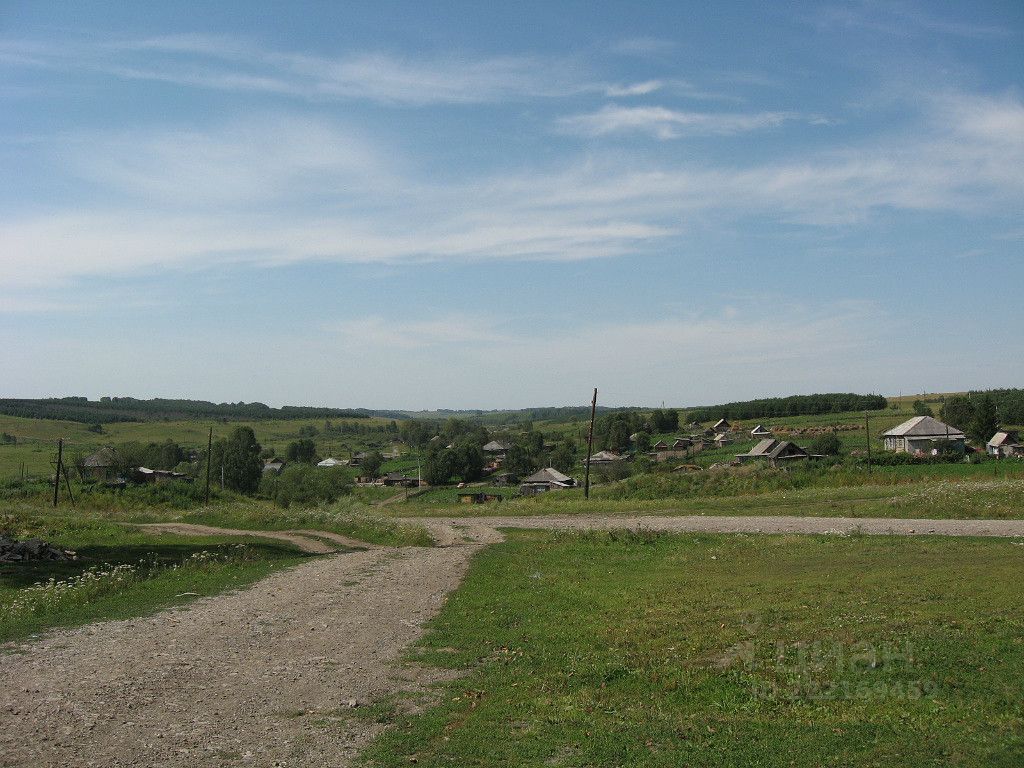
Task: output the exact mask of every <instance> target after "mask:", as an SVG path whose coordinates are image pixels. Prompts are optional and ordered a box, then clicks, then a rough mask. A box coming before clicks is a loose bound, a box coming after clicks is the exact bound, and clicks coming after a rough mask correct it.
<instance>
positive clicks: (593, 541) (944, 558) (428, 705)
mask: <svg viewBox="0 0 1024 768" xmlns="http://www.w3.org/2000/svg"><path fill="white" fill-rule="evenodd" d="M1022 577H1024V542H1019V541H1016V542H1015V541H1005V540H996V541H993V540H949V539H945V540H940V539H934V538H915V539H905V538H891V539H890V538H881V537H859V536H853V537H838V536H835V537H787V536H738V535H733V536H723V535H688V536H667V535H654V534H641V535H638V534H630V533H627V532H623V533H601V534H597V533H595V534H583V535H565V534H551V533H541V532H512V533H511V534H510V537H509V539H508V540H507V541H506V542H505V543H503V544H499V545H495V546H492V547H490V548H488V549H487V550H485V551H484V552H482V553H481V554H479V555H478V556H477V558H476V560H475V561H474V564H473V566H472V568H471V570H470V573H469V575H468V577H467V579H466V581H465V582H464V584H463V586H462V587H461V588H460V589H459V591H458V592H456V593H455V594H453V595H452V596H451V598H450V599H449V600H448V602H447V604H446V605H445V607H444V609H443V610H442V612H441V614H440V615H439V616H438V617H437V618H436V619H435V620H434V621H433V622H432V623H431V625H430V631H429V632H428V634H427V636H426V637H425V638H424V639H423V641H422V642H421V643H420V645H419V647H418V648H417V649H416V651H415V652H414V654H413V658H414V659H415V661H416V662H417V663H420V664H428V665H434V666H437V667H441V668H445V669H453V670H461V671H462V672H463V674H462V676H460V677H458V678H457V679H456V680H455V681H454V682H451V683H448V684H446V685H445V686H444V687H443V688H442V689H441V690H439V691H437V692H436V694H435V695H434V696H432V697H429V698H428V699H427V700H425V701H421V702H414V703H413V704H412V705H410V702H408V701H404V700H402V699H395V700H392V701H389V702H382V703H378V704H377V705H375V706H374V707H371V708H368V709H367V710H364V711H360V710H356V711H355V713H354V714H353V716H357V717H359V716H361V717H373V718H375V719H376V720H377V721H378V722H383V723H387V724H389V725H390V726H391V728H390V729H389V730H387V731H385V733H384V735H383V736H382V737H381V738H380V739H379V740H378V741H377V742H376V744H375V745H374V746H373V747H372V748H371V749H370V750H369V752H368V753H367V755H366V756H365V762H366V763H367V764H369V765H374V766H398V765H408V764H410V763H415V764H417V765H421V766H467V765H478V766H495V767H497V766H502V767H508V768H512V767H518V766H609V767H610V766H622V765H631V766H652V767H655V766H665V767H666V768H668V767H669V766H672V767H673V768H674V767H675V766H679V765H689V766H749V765H759V766H846V765H864V766H869V765H879V766H881V765H896V764H903V765H913V766H927V765H935V766H940V765H941V766H949V765H955V766H1017V765H1020V764H1021V762H1022V761H1024V704H1022V701H1024V698H1022V696H1021V694H1022V692H1024V691H1022V683H1021V681H1022V680H1024V645H1022V644H1021V641H1020V638H1021V636H1022V635H1024V619H1022V616H1024V598H1022V594H1021V592H1020V590H1019V589H1018V588H1017V585H1018V584H1019V582H1020V580H1021V578H1022Z"/></svg>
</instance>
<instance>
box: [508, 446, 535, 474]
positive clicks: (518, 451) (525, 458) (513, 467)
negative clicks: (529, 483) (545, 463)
mask: <svg viewBox="0 0 1024 768" xmlns="http://www.w3.org/2000/svg"><path fill="white" fill-rule="evenodd" d="M502 466H503V468H504V469H505V471H507V472H511V473H512V474H514V475H519V476H520V477H526V476H527V475H532V474H533V473H534V472H535V471H537V467H538V466H539V464H538V462H537V459H536V457H534V456H533V454H531V453H530V451H529V449H528V448H527V447H526V446H525V445H523V444H521V443H519V442H516V443H513V444H512V446H511V447H510V448H509V449H508V451H507V452H506V453H505V461H504V464H503V465H502Z"/></svg>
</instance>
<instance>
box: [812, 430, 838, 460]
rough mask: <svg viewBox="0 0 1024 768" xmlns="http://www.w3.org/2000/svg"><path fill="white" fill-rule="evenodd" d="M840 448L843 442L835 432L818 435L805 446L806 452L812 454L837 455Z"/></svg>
mask: <svg viewBox="0 0 1024 768" xmlns="http://www.w3.org/2000/svg"><path fill="white" fill-rule="evenodd" d="M842 450H843V444H842V442H841V441H840V440H839V436H838V435H837V434H836V433H835V432H828V433H827V434H824V435H818V436H817V437H816V438H814V439H813V440H811V444H810V445H809V446H807V451H808V453H810V454H812V455H814V456H838V455H839V453H840V451H842Z"/></svg>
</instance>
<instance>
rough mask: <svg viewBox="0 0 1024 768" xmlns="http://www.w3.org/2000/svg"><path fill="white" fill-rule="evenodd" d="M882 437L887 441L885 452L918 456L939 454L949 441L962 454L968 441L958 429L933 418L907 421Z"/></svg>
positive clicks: (925, 417)
mask: <svg viewBox="0 0 1024 768" xmlns="http://www.w3.org/2000/svg"><path fill="white" fill-rule="evenodd" d="M882 437H883V438H884V439H885V450H887V451H895V452H897V453H913V454H917V455H923V454H926V453H932V452H937V451H938V448H939V446H940V445H942V444H943V443H945V442H947V441H948V442H949V443H951V444H952V446H953V448H954V449H955V450H957V451H961V452H962V451H963V450H964V440H965V439H966V435H964V433H963V432H961V431H960V430H959V429H957V428H956V427H951V426H949V425H948V424H943V423H942V422H941V421H939V420H938V419H935V418H932V417H931V416H915V417H914V418H912V419H907V420H906V421H904V422H903V423H902V424H900V425H899V426H897V427H893V428H892V429H890V430H889V431H888V432H885V433H884V434H883V435H882Z"/></svg>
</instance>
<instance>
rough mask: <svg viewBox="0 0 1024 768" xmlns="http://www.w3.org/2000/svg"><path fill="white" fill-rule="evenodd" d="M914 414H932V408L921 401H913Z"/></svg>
mask: <svg viewBox="0 0 1024 768" xmlns="http://www.w3.org/2000/svg"><path fill="white" fill-rule="evenodd" d="M914 415H915V416H934V415H935V414H934V413H932V409H931V408H929V407H928V406H927V405H926V404H925V403H924V402H923V401H921V400H915V401H914Z"/></svg>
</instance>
